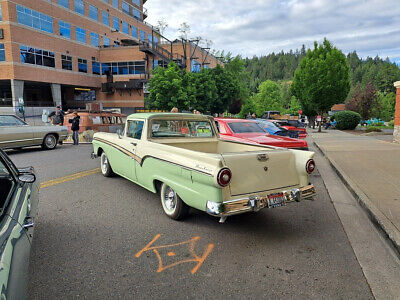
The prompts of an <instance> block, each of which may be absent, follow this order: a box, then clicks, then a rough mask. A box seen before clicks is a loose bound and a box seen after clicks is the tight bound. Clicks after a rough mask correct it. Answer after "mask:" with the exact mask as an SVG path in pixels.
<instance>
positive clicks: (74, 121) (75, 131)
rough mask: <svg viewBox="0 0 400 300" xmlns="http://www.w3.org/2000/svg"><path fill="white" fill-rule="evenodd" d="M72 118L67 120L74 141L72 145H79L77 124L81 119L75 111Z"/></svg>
mask: <svg viewBox="0 0 400 300" xmlns="http://www.w3.org/2000/svg"><path fill="white" fill-rule="evenodd" d="M73 115H74V118H72V119H69V120H68V122H69V123H71V124H72V125H71V130H72V139H73V140H74V145H78V144H79V122H80V119H81V117H80V116H79V115H78V113H77V112H76V111H74V113H73Z"/></svg>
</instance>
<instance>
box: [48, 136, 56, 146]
mask: <svg viewBox="0 0 400 300" xmlns="http://www.w3.org/2000/svg"><path fill="white" fill-rule="evenodd" d="M55 144H56V138H55V137H54V136H53V135H49V136H48V137H46V146H47V147H49V148H53V147H54V145H55Z"/></svg>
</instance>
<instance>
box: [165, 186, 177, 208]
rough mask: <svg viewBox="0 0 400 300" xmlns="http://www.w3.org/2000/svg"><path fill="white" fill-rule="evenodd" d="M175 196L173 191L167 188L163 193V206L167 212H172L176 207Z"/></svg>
mask: <svg viewBox="0 0 400 300" xmlns="http://www.w3.org/2000/svg"><path fill="white" fill-rule="evenodd" d="M176 200H177V196H176V193H175V191H174V190H173V189H171V188H170V187H168V188H167V189H166V191H165V193H164V204H165V207H166V208H167V209H168V210H169V211H173V210H174V209H175V207H176V202H177V201H176Z"/></svg>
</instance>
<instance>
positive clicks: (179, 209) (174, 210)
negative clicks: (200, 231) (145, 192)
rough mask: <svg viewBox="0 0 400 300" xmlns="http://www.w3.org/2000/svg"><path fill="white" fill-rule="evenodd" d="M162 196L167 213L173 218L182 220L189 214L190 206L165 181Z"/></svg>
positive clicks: (162, 202)
mask: <svg viewBox="0 0 400 300" xmlns="http://www.w3.org/2000/svg"><path fill="white" fill-rule="evenodd" d="M160 198H161V204H162V207H163V209H164V212H165V214H166V215H167V216H168V217H170V218H171V219H173V220H182V219H184V218H185V217H186V216H187V215H188V213H189V206H187V205H186V203H185V202H183V201H182V199H181V198H180V197H179V196H178V194H177V193H176V192H175V191H174V190H173V189H172V188H171V187H170V186H168V185H167V184H165V183H163V184H162V186H161V191H160Z"/></svg>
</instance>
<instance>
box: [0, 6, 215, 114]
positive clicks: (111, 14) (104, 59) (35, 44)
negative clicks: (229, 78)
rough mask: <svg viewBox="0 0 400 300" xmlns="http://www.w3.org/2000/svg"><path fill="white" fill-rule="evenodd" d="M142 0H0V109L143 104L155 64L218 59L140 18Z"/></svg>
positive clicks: (195, 64) (200, 64) (202, 63)
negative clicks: (90, 104) (166, 36)
mask: <svg viewBox="0 0 400 300" xmlns="http://www.w3.org/2000/svg"><path fill="white" fill-rule="evenodd" d="M145 2H146V0H35V1H33V0H12V1H7V0H0V71H1V72H0V112H5V111H6V112H7V111H9V112H15V111H17V109H18V107H19V105H20V102H23V103H24V106H25V111H26V113H27V114H28V115H40V114H41V113H42V110H43V109H44V108H53V107H54V106H55V105H62V107H63V109H64V110H65V109H68V108H71V109H75V108H84V107H85V105H86V104H87V103H93V102H94V103H101V104H102V106H103V107H104V108H121V109H122V111H123V112H126V113H130V112H133V111H135V109H136V108H140V107H143V106H144V95H145V92H146V89H145V86H146V83H147V82H148V80H149V78H150V76H151V70H152V69H153V68H155V67H159V66H161V67H162V66H166V65H167V64H168V62H169V61H171V60H174V61H175V62H176V63H177V64H178V65H179V66H180V67H181V68H186V69H187V70H189V71H194V72H196V71H199V70H200V69H201V68H213V67H215V66H216V65H217V64H219V61H218V60H217V59H216V58H215V57H213V56H212V55H211V54H210V53H208V51H207V49H203V48H201V47H199V46H198V45H197V44H196V43H195V42H190V41H186V40H176V41H169V40H168V39H166V38H165V37H163V36H161V35H160V34H159V32H158V30H157V29H156V28H154V27H153V26H152V25H150V24H148V23H146V21H145V20H146V18H147V11H146V9H145V8H144V7H143V5H144V4H145Z"/></svg>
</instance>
